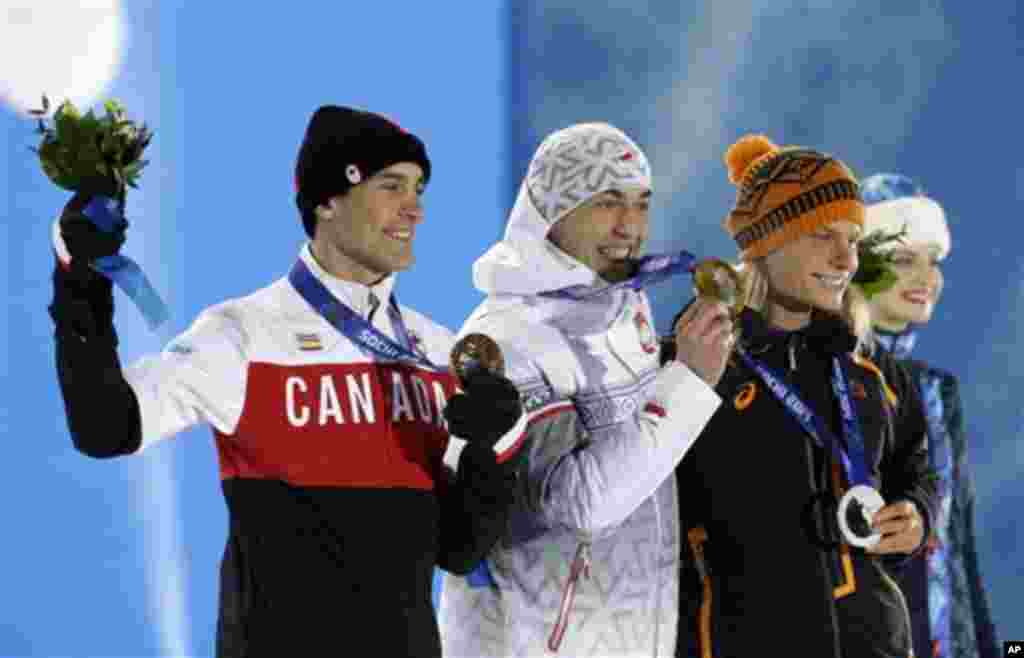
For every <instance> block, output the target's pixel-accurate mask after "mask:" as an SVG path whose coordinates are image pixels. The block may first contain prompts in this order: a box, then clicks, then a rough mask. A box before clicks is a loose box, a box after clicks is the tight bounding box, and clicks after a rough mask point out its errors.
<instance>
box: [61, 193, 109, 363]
mask: <svg viewBox="0 0 1024 658" xmlns="http://www.w3.org/2000/svg"><path fill="white" fill-rule="evenodd" d="M91 200H92V198H91V197H90V196H87V195H84V194H82V193H78V194H76V195H75V196H74V197H72V199H71V200H70V201H69V202H68V203H67V205H65V206H64V211H63V212H62V213H61V218H60V233H61V238H62V239H63V240H64V245H65V246H66V247H67V250H68V253H69V254H70V255H71V265H70V267H65V266H64V265H62V264H61V263H58V264H57V266H56V267H55V268H54V273H53V290H54V292H53V303H52V304H51V305H50V308H49V310H50V316H51V317H52V318H53V321H54V323H55V324H56V325H57V330H58V333H61V334H64V335H67V334H68V333H70V334H71V335H73V336H75V337H76V338H77V339H78V340H81V341H88V340H92V339H95V338H104V339H107V340H112V341H113V343H114V344H116V340H117V339H116V335H115V334H114V330H113V318H114V294H113V284H112V282H111V281H110V279H108V278H107V277H105V276H103V275H102V274H100V273H99V272H97V271H96V270H94V269H93V268H92V267H91V266H90V264H91V263H93V262H94V261H95V260H96V259H98V258H102V257H104V256H111V255H113V254H116V253H117V252H118V250H119V249H120V248H121V245H123V244H124V241H125V229H126V228H127V222H123V223H122V225H121V226H120V227H119V228H118V230H116V231H112V232H109V233H108V232H106V231H103V230H101V229H99V228H98V227H96V225H95V224H93V223H92V221H91V220H89V218H88V217H86V216H85V215H83V214H82V211H83V210H84V209H85V207H86V206H87V205H88V203H89V202H90V201H91Z"/></svg>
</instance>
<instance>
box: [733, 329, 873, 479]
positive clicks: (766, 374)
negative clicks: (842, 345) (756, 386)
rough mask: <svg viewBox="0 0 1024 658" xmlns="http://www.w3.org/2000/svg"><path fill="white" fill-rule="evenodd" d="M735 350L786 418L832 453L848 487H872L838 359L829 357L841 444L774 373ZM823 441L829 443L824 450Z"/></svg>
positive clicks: (848, 388) (848, 385)
mask: <svg viewBox="0 0 1024 658" xmlns="http://www.w3.org/2000/svg"><path fill="white" fill-rule="evenodd" d="M736 351H737V352H738V353H739V355H740V357H742V358H743V360H744V361H745V362H746V363H747V365H749V366H750V367H751V368H752V369H753V370H754V372H756V373H757V375H758V377H760V378H761V380H762V381H763V382H764V383H765V386H767V387H768V390H769V391H770V392H771V394H772V395H774V396H775V398H776V399H778V400H779V402H781V403H782V406H783V407H784V408H785V409H786V411H787V412H789V415H790V416H792V417H793V419H794V420H796V421H797V422H798V423H800V426H801V427H802V428H803V429H804V431H805V432H807V433H808V434H810V435H811V438H812V439H814V442H815V443H816V444H817V445H818V446H819V447H821V448H825V449H828V448H831V452H832V454H833V455H834V456H835V458H836V459H837V460H838V461H839V463H840V464H842V465H843V470H844V471H845V472H846V477H847V479H848V480H849V483H850V486H851V487H852V486H856V485H858V484H863V485H867V486H869V487H870V486H872V484H871V477H870V473H869V472H868V465H867V457H866V455H865V447H864V436H863V434H862V433H861V429H860V423H859V422H858V420H857V414H856V412H855V411H854V408H853V401H852V400H851V398H850V384H849V380H848V379H847V377H846V371H845V370H843V366H842V362H841V361H840V359H839V357H833V358H832V392H833V393H835V396H836V398H837V399H838V400H839V411H840V416H841V418H842V424H843V438H844V439H845V441H841V440H840V439H839V438H838V437H837V436H836V435H835V434H834V433H832V432H831V431H830V430H829V429H828V427H827V426H826V425H825V422H824V421H823V420H822V419H821V417H820V416H818V415H817V414H816V413H814V410H813V409H811V407H810V406H809V405H808V404H807V403H806V402H804V401H803V400H802V399H801V398H800V396H799V395H798V394H797V392H796V391H795V390H793V389H792V388H791V387H790V386H789V385H788V384H786V382H785V381H784V380H783V379H782V377H781V376H779V375H778V373H776V372H774V371H772V369H771V368H769V367H768V366H766V365H764V364H763V363H761V362H759V361H757V360H756V359H754V358H753V357H751V356H750V355H749V354H747V352H746V350H743V349H737V350H736ZM825 442H828V444H829V445H828V446H827V447H826V446H825Z"/></svg>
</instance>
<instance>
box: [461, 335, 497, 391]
mask: <svg viewBox="0 0 1024 658" xmlns="http://www.w3.org/2000/svg"><path fill="white" fill-rule="evenodd" d="M448 365H449V367H450V368H451V371H452V374H454V375H455V378H456V379H457V380H458V381H459V386H461V387H462V389H463V390H465V389H466V384H467V382H468V381H469V378H470V376H471V375H472V374H473V373H475V372H478V371H479V370H481V369H483V370H486V371H488V372H491V373H493V374H496V375H504V374H505V357H504V356H502V354H501V348H500V347H498V344H497V343H496V342H494V340H493V339H492V338H491V337H489V336H485V335H484V334H466V335H465V336H463V337H462V338H461V339H459V341H458V342H457V343H455V347H453V348H452V353H451V357H450V358H449V363H448Z"/></svg>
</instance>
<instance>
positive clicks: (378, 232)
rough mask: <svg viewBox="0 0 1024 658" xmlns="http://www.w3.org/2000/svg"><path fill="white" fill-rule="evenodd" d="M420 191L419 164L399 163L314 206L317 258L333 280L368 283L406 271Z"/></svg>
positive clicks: (419, 209) (417, 219) (420, 210)
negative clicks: (315, 213) (315, 207)
mask: <svg viewBox="0 0 1024 658" xmlns="http://www.w3.org/2000/svg"><path fill="white" fill-rule="evenodd" d="M423 188H424V184H423V170H422V169H421V168H420V166H419V165H417V164H413V163H410V162H399V163H398V164H395V165H392V166H390V167H388V168H386V169H382V170H381V171H379V172H377V173H376V174H374V175H373V176H371V177H370V178H368V179H367V180H365V181H364V182H362V183H361V184H359V185H356V186H355V187H353V188H351V189H350V190H349V191H348V192H347V193H346V194H342V195H338V196H335V197H332V198H331V199H329V200H328V202H327V203H326V204H323V205H321V206H318V207H317V210H316V212H317V224H316V235H315V237H314V238H313V253H314V254H315V255H316V257H317V260H318V261H320V264H321V265H322V266H323V267H324V269H326V270H327V271H328V272H330V273H331V274H333V275H334V276H337V277H339V278H342V279H346V280H350V281H357V282H359V283H364V284H367V285H369V284H372V283H375V282H377V281H379V280H380V279H382V278H384V277H385V276H387V275H389V274H391V273H392V272H398V271H401V270H404V269H406V268H408V267H409V266H410V265H412V263H413V261H414V257H413V253H412V242H413V238H414V237H415V235H416V226H417V225H418V224H419V223H420V222H421V221H422V220H423V207H422V206H421V204H420V196H421V195H422V194H423Z"/></svg>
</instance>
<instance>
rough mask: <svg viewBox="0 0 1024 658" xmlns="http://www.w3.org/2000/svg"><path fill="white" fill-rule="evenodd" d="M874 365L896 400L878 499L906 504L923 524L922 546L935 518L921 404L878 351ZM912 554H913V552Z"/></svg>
mask: <svg viewBox="0 0 1024 658" xmlns="http://www.w3.org/2000/svg"><path fill="white" fill-rule="evenodd" d="M875 361H876V363H877V364H878V367H879V369H880V370H881V371H882V373H883V375H884V376H885V381H886V382H887V383H888V384H889V386H890V388H892V389H893V392H894V393H895V394H896V397H897V398H899V401H898V403H897V406H896V410H895V414H894V418H893V437H892V444H891V445H890V446H889V448H888V450H887V451H886V454H885V458H884V459H883V461H882V496H883V497H884V498H885V500H886V501H889V502H895V501H897V500H910V501H912V502H913V503H915V504H916V505H917V507H918V510H919V511H920V513H921V517H922V519H923V520H924V526H925V527H924V537H925V540H924V541H922V543H921V546H919V547H918V549H917V550H921V548H922V547H923V546H924V545H925V544H926V542H927V538H928V535H929V533H930V532H931V527H932V523H933V520H934V519H935V515H936V507H935V506H936V504H937V501H938V498H937V489H936V486H937V480H936V477H935V473H934V472H933V471H932V468H931V464H930V460H929V455H928V421H927V420H926V418H925V414H924V403H923V402H922V400H921V394H920V392H919V391H918V388H917V385H916V384H915V383H914V380H913V376H912V375H911V373H910V371H909V370H908V369H907V368H906V367H904V366H902V365H901V364H900V363H898V362H897V361H896V360H895V359H894V358H892V356H891V355H889V354H888V353H886V352H884V351H881V350H879V351H878V353H876V354H875ZM915 552H916V551H915Z"/></svg>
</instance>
